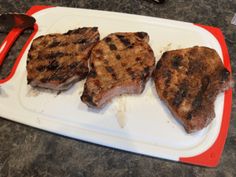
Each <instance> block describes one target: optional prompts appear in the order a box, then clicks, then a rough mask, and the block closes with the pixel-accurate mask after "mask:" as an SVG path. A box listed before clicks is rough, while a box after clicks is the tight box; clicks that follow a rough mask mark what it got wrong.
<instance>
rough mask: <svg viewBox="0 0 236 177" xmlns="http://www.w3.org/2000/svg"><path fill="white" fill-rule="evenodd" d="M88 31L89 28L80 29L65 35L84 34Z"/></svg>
mask: <svg viewBox="0 0 236 177" xmlns="http://www.w3.org/2000/svg"><path fill="white" fill-rule="evenodd" d="M87 30H88V28H78V29H76V30H69V31H68V32H67V33H64V34H65V35H70V34H83V33H85V32H86V31H87Z"/></svg>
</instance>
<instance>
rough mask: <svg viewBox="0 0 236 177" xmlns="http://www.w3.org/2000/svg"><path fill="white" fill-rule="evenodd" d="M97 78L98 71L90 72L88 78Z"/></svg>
mask: <svg viewBox="0 0 236 177" xmlns="http://www.w3.org/2000/svg"><path fill="white" fill-rule="evenodd" d="M96 76H97V73H96V71H95V70H92V71H90V72H89V75H88V77H92V78H95V77H96Z"/></svg>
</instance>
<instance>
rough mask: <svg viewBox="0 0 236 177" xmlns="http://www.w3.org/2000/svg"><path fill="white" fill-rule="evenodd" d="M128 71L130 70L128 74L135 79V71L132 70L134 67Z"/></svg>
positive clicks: (128, 69)
mask: <svg viewBox="0 0 236 177" xmlns="http://www.w3.org/2000/svg"><path fill="white" fill-rule="evenodd" d="M126 71H127V72H128V74H129V75H130V77H131V79H132V80H134V79H135V78H136V77H135V72H134V71H133V70H132V68H127V69H126Z"/></svg>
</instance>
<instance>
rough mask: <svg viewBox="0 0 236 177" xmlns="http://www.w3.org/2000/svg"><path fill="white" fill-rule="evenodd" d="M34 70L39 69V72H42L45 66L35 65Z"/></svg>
mask: <svg viewBox="0 0 236 177" xmlns="http://www.w3.org/2000/svg"><path fill="white" fill-rule="evenodd" d="M36 70H37V71H39V72H43V71H45V70H46V66H45V65H40V66H37V67H36Z"/></svg>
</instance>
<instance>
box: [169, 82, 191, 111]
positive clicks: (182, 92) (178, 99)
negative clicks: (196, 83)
mask: <svg viewBox="0 0 236 177" xmlns="http://www.w3.org/2000/svg"><path fill="white" fill-rule="evenodd" d="M187 93H188V84H187V81H186V80H184V81H183V82H182V83H181V84H180V86H179V90H178V91H177V93H176V95H175V97H174V99H173V102H172V104H173V105H174V106H176V107H179V105H180V104H181V103H182V102H183V100H184V98H185V97H186V96H187Z"/></svg>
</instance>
